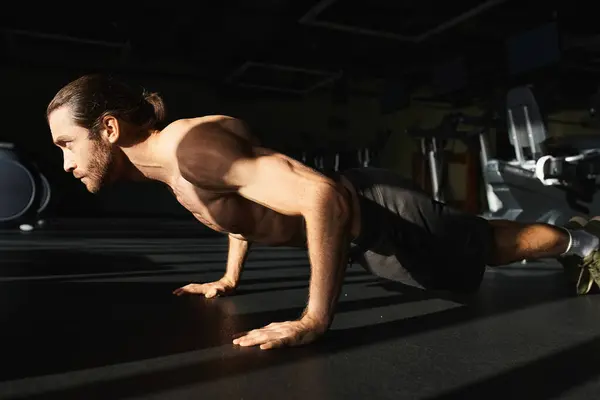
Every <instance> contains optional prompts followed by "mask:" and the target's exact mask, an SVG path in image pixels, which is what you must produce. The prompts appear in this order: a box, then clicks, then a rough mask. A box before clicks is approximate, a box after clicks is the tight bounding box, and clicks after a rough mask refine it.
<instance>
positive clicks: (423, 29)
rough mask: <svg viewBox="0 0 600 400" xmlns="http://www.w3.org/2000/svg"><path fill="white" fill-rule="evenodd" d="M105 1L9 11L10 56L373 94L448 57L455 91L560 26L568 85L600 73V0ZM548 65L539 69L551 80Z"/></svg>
mask: <svg viewBox="0 0 600 400" xmlns="http://www.w3.org/2000/svg"><path fill="white" fill-rule="evenodd" d="M101 7H102V9H100V8H99V7H97V6H96V7H94V9H93V11H89V10H88V11H87V12H84V11H83V9H82V8H81V9H64V10H56V9H49V10H37V11H36V13H35V14H34V13H32V12H29V13H27V14H23V13H18V14H14V15H11V13H10V12H9V11H6V12H5V13H4V14H6V15H5V17H4V18H3V20H2V21H1V22H0V28H1V29H2V31H3V32H4V39H5V40H4V51H3V52H2V54H3V59H4V61H5V63H21V64H22V63H26V64H32V65H33V64H35V65H42V66H48V67H58V68H82V69H85V68H95V69H102V68H110V69H113V70H114V69H118V70H123V71H126V72H131V73H139V74H157V75H161V74H164V75H171V76H180V77H183V78H194V79H199V80H204V81H206V82H207V83H210V84H215V85H217V86H222V87H229V88H231V87H234V88H240V89H242V88H243V89H245V90H251V91H254V92H256V93H261V92H276V93H282V94H292V95H298V94H299V95H302V94H304V93H310V92H312V91H314V90H318V89H319V88H324V87H328V85H331V84H332V83H335V82H340V81H342V82H346V83H347V82H350V81H352V82H358V83H360V82H362V81H369V82H382V85H380V86H377V85H375V86H370V87H371V88H372V92H371V93H369V92H368V91H367V93H366V94H367V95H369V94H371V95H373V96H381V95H382V94H383V93H384V92H385V89H386V88H385V86H386V84H387V83H386V82H392V81H393V82H403V87H404V89H405V90H408V91H409V90H411V89H414V88H415V87H418V86H420V85H428V84H431V83H432V81H435V79H436V78H435V73H436V72H435V71H436V68H438V69H439V68H441V67H440V66H446V67H448V68H450V69H451V68H454V67H456V68H460V67H461V66H462V67H464V68H465V71H466V72H463V74H464V73H466V74H467V76H463V77H462V78H464V79H465V80H466V85H464V86H463V85H458V86H459V87H457V88H451V87H450V88H446V89H447V90H446V92H450V93H453V92H456V91H458V92H461V93H467V94H469V95H474V94H476V93H477V92H484V91H490V90H492V89H493V88H494V87H498V86H502V85H510V84H511V83H512V82H511V79H513V78H511V77H510V74H508V73H507V69H508V68H509V66H507V51H506V43H507V39H509V38H510V37H512V36H514V35H517V34H519V33H522V32H525V31H527V30H530V29H533V28H536V27H538V26H540V25H543V24H547V23H555V24H556V26H557V29H558V33H559V35H560V36H559V40H560V51H561V53H560V63H559V66H558V70H557V69H556V68H554V66H553V69H552V73H553V74H557V73H558V74H559V75H560V77H561V80H560V82H561V83H560V84H558V85H559V86H560V93H567V94H568V93H570V91H572V92H573V94H572V95H573V96H575V97H576V96H580V97H581V96H582V95H586V94H587V92H586V90H588V91H589V90H592V91H595V90H596V88H597V84H596V83H595V80H598V77H599V76H600V54H599V53H600V28H599V26H600V25H599V24H598V22H597V18H596V17H595V14H594V13H593V12H592V9H591V7H592V6H591V3H590V2H588V3H583V2H582V1H579V0H575V1H568V2H567V1H565V2H557V1H545V2H541V1H532V0H522V1H517V0H457V1H452V2H449V1H436V0H403V1H397V0H369V1H349V0H260V1H258V0H257V1H247V0H246V1H243V0H221V1H219V2H196V3H194V7H197V9H198V10H199V11H194V10H192V8H191V3H188V4H187V6H184V5H183V2H169V3H163V4H161V5H160V6H158V5H156V6H155V5H153V4H152V3H151V2H150V3H148V2H146V4H145V5H144V6H138V7H137V9H133V7H131V9H132V10H131V11H128V10H126V9H124V7H123V5H122V4H120V3H116V2H111V1H107V2H103V3H102V4H101ZM71 13H74V14H73V15H75V16H76V17H75V18H73V15H72V14H71ZM23 15H27V17H26V18H25V17H23ZM457 60H458V61H457ZM456 62H459V63H460V65H458V64H456ZM453 63H454V64H453ZM448 68H446V70H448ZM544 71H545V69H542V72H539V71H537V70H536V72H535V74H538V75H539V76H540V77H547V75H544V74H547V72H544ZM557 71H558V72H557ZM553 76H556V75H553ZM526 79H535V76H534V77H532V76H526ZM434 83H435V82H434ZM356 87H357V88H358V87H359V85H357V86H356ZM548 87H552V85H548ZM586 88H587V89H586ZM590 88H591V89H590ZM355 90H358V89H356V88H355Z"/></svg>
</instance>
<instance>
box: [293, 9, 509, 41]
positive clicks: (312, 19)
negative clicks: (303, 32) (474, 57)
mask: <svg viewBox="0 0 600 400" xmlns="http://www.w3.org/2000/svg"><path fill="white" fill-rule="evenodd" d="M335 1H337V0H322V1H320V2H319V3H317V4H316V5H315V6H314V7H313V8H311V9H310V10H309V11H308V12H307V13H306V14H304V16H302V18H300V20H299V22H300V23H301V24H305V25H311V26H316V27H321V28H327V29H333V30H339V31H346V32H352V33H357V34H359V35H367V36H375V37H380V38H384V39H393V40H400V41H404V42H413V43H419V42H422V41H424V40H426V39H428V38H429V37H431V36H433V35H436V34H438V33H441V32H443V31H445V30H447V29H449V28H451V27H453V26H454V25H458V24H459V23H461V22H463V21H466V20H468V19H470V18H473V17H474V16H476V15H478V14H481V13H482V12H484V11H486V10H487V9H489V8H492V7H495V6H497V5H499V4H502V3H505V2H506V1H507V0H488V1H486V2H485V3H482V4H480V5H478V6H477V7H475V8H472V9H470V10H468V11H465V12H464V13H462V14H460V15H458V16H456V17H454V18H452V19H450V20H448V21H445V22H443V23H441V24H440V25H438V26H436V27H435V28H432V29H430V30H429V31H426V32H423V33H421V34H420V35H416V36H406V35H400V34H397V33H393V32H386V31H376V30H372V29H365V28H360V27H358V26H352V25H343V24H337V23H334V22H327V21H319V20H317V19H316V18H317V16H318V15H319V14H321V13H322V12H323V11H324V10H325V9H326V8H327V7H329V6H331V5H332V4H333V3H334V2H335Z"/></svg>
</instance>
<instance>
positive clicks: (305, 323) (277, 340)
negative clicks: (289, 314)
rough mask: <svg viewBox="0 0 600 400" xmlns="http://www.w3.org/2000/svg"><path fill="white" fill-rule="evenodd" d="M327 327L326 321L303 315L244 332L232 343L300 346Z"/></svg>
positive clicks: (244, 345)
mask: <svg viewBox="0 0 600 400" xmlns="http://www.w3.org/2000/svg"><path fill="white" fill-rule="evenodd" d="M327 329H328V323H323V322H321V321H318V320H316V319H313V318H310V317H306V316H305V317H302V318H300V319H299V320H296V321H286V322H274V323H272V324H269V325H267V326H265V327H264V328H260V329H254V330H251V331H249V332H245V333H243V334H242V336H240V337H238V338H236V339H235V340H234V341H233V344H236V345H239V346H242V347H246V346H257V345H260V348H261V349H262V350H267V349H274V348H277V347H286V346H301V345H305V344H308V343H311V342H313V341H315V340H316V339H317V338H319V337H320V336H321V335H323V334H324V333H325V332H326V331H327Z"/></svg>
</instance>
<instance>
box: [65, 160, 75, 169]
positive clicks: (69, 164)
mask: <svg viewBox="0 0 600 400" xmlns="http://www.w3.org/2000/svg"><path fill="white" fill-rule="evenodd" d="M63 168H64V170H65V172H71V171H73V170H74V169H75V163H74V162H73V161H72V160H70V159H67V158H65V161H64V163H63Z"/></svg>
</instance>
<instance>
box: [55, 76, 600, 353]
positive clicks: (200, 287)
mask: <svg viewBox="0 0 600 400" xmlns="http://www.w3.org/2000/svg"><path fill="white" fill-rule="evenodd" d="M47 118H48V124H49V127H50V130H51V133H52V138H53V141H54V143H55V144H56V145H57V146H58V147H59V148H60V149H61V150H62V152H63V157H64V169H65V171H66V172H69V173H72V174H73V175H74V176H75V178H77V179H79V180H81V182H82V183H83V184H84V185H85V186H86V188H87V189H88V191H89V192H91V193H96V192H98V191H99V190H100V189H101V188H102V187H104V186H106V185H108V184H110V183H112V182H115V181H117V180H122V179H129V180H155V181H160V182H163V183H164V184H165V185H166V186H167V187H168V188H169V189H170V190H171V191H172V192H173V194H174V196H175V197H176V198H177V200H178V201H179V202H180V203H181V204H182V205H183V206H184V207H185V208H186V209H188V210H189V211H190V212H191V213H192V214H193V215H194V216H195V217H196V218H197V219H198V220H199V221H200V222H202V223H204V224H205V225H207V226H209V227H210V228H212V229H214V230H215V231H218V232H222V233H224V234H227V235H228V237H229V253H228V259H227V265H226V268H225V274H224V276H223V278H222V279H220V280H219V281H217V282H209V283H192V284H189V285H186V286H184V287H182V288H179V289H177V290H175V292H174V293H175V294H177V295H180V294H184V293H195V294H201V295H204V296H206V297H213V296H216V295H219V294H227V293H230V292H231V291H233V289H235V288H236V287H237V286H238V284H239V281H240V275H241V272H242V269H243V265H244V261H245V259H246V256H247V253H248V251H249V249H250V246H251V244H252V243H260V244H266V245H272V246H297V247H302V248H307V249H308V256H309V260H310V265H311V275H310V281H309V297H308V302H307V305H306V308H305V310H304V312H303V313H302V314H301V315H300V316H299V317H298V319H297V320H294V321H283V322H276V323H272V324H270V325H268V326H266V327H263V328H259V329H255V330H252V331H250V332H247V333H245V334H243V335H242V336H241V337H239V338H237V339H235V340H234V341H233V343H234V344H237V345H240V346H260V348H261V349H269V348H274V347H280V346H294V345H302V344H306V343H309V342H312V341H313V340H315V339H317V338H318V337H319V336H320V335H322V334H323V333H324V332H326V331H327V330H328V328H329V326H330V325H331V323H332V321H333V318H334V311H335V306H336V303H337V301H338V296H339V293H340V287H341V285H342V281H343V277H344V272H345V268H346V266H347V265H348V259H349V256H350V255H352V259H354V260H356V261H357V262H359V263H360V264H361V265H363V266H364V267H365V268H367V269H368V270H369V271H371V272H373V273H374V274H376V275H378V276H380V277H384V278H387V279H392V280H397V281H401V282H405V283H408V284H412V285H416V286H418V287H421V288H425V289H441V290H452V291H474V290H476V289H477V288H478V287H479V284H480V281H481V279H482V276H483V273H484V270H485V268H486V266H499V265H504V264H508V263H512V262H515V261H519V260H522V259H539V258H558V259H560V260H561V261H562V262H563V264H564V265H565V267H567V266H569V268H571V269H572V270H573V271H575V273H576V274H577V275H576V281H577V283H578V288H579V292H580V293H587V292H588V291H589V290H590V288H591V287H592V285H593V284H594V281H593V279H592V278H591V277H590V273H591V272H590V271H592V272H594V273H595V271H596V270H598V266H599V265H600V262H599V261H598V260H599V259H600V257H598V252H597V248H598V242H599V240H598V237H597V235H596V234H595V233H590V232H591V231H593V229H592V228H594V227H597V225H600V222H599V221H594V220H592V221H590V223H588V224H587V225H586V226H583V225H584V222H580V221H579V220H577V219H574V220H572V221H571V222H570V225H569V226H566V227H555V226H551V225H547V224H521V223H515V222H511V221H487V220H485V219H482V218H480V217H478V216H474V215H468V214H464V213H462V212H459V211H457V210H454V209H452V208H450V207H448V206H446V205H444V204H441V203H438V202H436V201H433V200H432V199H431V198H429V197H428V196H427V195H425V194H424V193H422V192H421V191H419V190H418V189H416V188H414V187H412V186H411V183H410V182H408V181H406V180H404V179H402V178H401V177H399V176H397V175H396V174H394V173H392V172H390V171H386V170H383V169H374V168H358V169H351V170H348V171H344V172H343V173H342V174H340V176H338V177H328V176H325V175H323V174H321V173H319V172H318V171H315V170H313V169H311V168H309V167H307V166H305V165H303V164H302V163H300V162H298V161H296V160H294V159H291V158H289V157H286V156H285V155H283V154H280V153H278V152H275V151H272V150H270V149H268V148H265V147H262V146H261V145H260V144H259V143H258V141H257V140H256V139H255V138H254V137H253V136H252V135H251V133H250V132H249V130H248V129H247V127H246V125H245V124H244V123H243V122H241V121H239V120H237V119H235V118H231V117H226V116H207V117H201V118H191V119H182V120H177V121H174V122H172V123H170V124H168V125H167V126H163V123H164V121H165V110H164V104H163V102H162V99H161V98H160V97H159V96H158V95H157V94H155V93H148V92H145V91H143V90H142V89H139V90H136V89H135V88H132V87H130V86H128V85H126V84H125V83H122V82H119V81H117V80H115V79H112V78H110V77H106V76H102V75H89V76H83V77H81V78H79V79H76V80H74V81H72V82H70V83H69V84H67V85H66V86H65V87H63V88H62V89H61V90H60V91H59V92H58V93H57V94H56V95H55V97H54V98H53V99H52V101H51V102H50V104H49V105H48V108H47ZM596 222H598V224H596ZM588 227H589V229H588Z"/></svg>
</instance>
